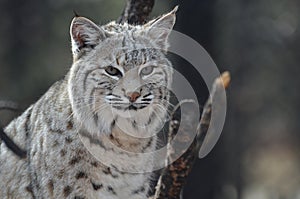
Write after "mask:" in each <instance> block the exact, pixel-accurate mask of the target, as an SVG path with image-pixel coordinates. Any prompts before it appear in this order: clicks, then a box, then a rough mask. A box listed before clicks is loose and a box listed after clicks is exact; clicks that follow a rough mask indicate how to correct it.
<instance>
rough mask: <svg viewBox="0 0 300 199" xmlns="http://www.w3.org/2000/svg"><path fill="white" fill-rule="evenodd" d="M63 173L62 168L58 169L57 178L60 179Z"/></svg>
mask: <svg viewBox="0 0 300 199" xmlns="http://www.w3.org/2000/svg"><path fill="white" fill-rule="evenodd" d="M64 174H65V170H64V169H62V170H60V171H59V172H58V174H57V177H58V178H59V179H61V178H62V177H63V176H64Z"/></svg>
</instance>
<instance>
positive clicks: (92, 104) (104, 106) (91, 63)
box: [0, 8, 177, 199]
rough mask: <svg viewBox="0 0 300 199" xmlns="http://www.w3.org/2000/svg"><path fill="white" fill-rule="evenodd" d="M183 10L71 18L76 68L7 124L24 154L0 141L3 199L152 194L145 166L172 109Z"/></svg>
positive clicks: (150, 163)
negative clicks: (144, 19)
mask: <svg viewBox="0 0 300 199" xmlns="http://www.w3.org/2000/svg"><path fill="white" fill-rule="evenodd" d="M176 10H177V8H175V9H174V10H173V11H171V12H170V13H168V14H165V15H163V16H161V17H158V18H156V19H154V20H152V21H150V22H148V23H146V24H145V25H136V26H134V25H129V24H127V23H124V24H117V23H115V22H111V23H109V24H106V25H103V26H97V25H96V24H94V23H93V22H92V21H90V20H89V19H87V18H84V17H75V18H74V19H73V21H72V23H71V27H70V35H71V41H72V53H73V64H72V66H71V69H70V71H69V72H68V73H67V75H66V76H65V78H64V79H62V80H60V81H58V82H56V83H55V84H54V85H53V86H52V87H51V88H50V89H49V90H48V91H47V92H46V93H45V94H44V95H43V96H42V97H41V98H40V99H39V100H38V101H37V102H36V103H35V104H33V105H31V106H30V107H29V108H28V109H27V110H26V111H25V112H24V113H23V114H22V115H21V116H19V117H18V118H16V119H14V120H13V121H12V122H11V123H10V124H9V125H8V126H7V127H6V128H5V129H4V132H5V134H6V135H8V136H9V137H10V139H12V140H13V141H14V142H15V143H16V144H17V145H18V146H19V147H20V148H22V149H24V150H26V152H27V155H26V158H20V157H18V156H17V155H16V154H15V153H13V152H12V151H11V150H10V149H9V148H8V147H7V145H5V143H4V142H2V143H1V140H0V179H1V180H0V198H2V199H6V198H18V199H19V198H74V199H81V198H85V199H89V198H103V199H117V198H131V199H143V198H147V197H148V196H147V194H148V191H149V186H150V182H151V172H139V171H140V169H144V170H143V171H150V170H151V169H152V168H153V164H154V161H155V160H154V158H153V157H151V156H146V157H144V156H143V153H147V152H151V151H153V150H155V148H156V146H157V142H158V138H157V136H156V135H154V134H155V132H157V131H159V129H160V127H161V126H162V123H163V121H164V119H165V118H166V115H167V110H166V107H168V105H169V88H170V86H171V82H172V65H171V63H170V61H169V60H168V59H167V58H166V55H165V53H166V50H167V48H168V42H167V39H168V36H169V34H170V32H171V30H172V28H173V26H174V23H175V18H176V16H175V12H176ZM93 149H95V150H96V152H95V150H93ZM124 151H125V152H130V154H129V153H125V152H124ZM99 154H100V155H99ZM99 159H101V161H100V160H99ZM129 171H134V172H129Z"/></svg>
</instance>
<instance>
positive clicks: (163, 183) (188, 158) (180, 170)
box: [152, 72, 230, 199]
mask: <svg viewBox="0 0 300 199" xmlns="http://www.w3.org/2000/svg"><path fill="white" fill-rule="evenodd" d="M229 82H230V75H229V73H228V72H225V73H223V74H222V75H221V77H219V78H217V79H216V80H215V82H214V84H213V89H212V91H213V92H212V93H211V95H210V97H209V99H208V100H207V102H206V104H205V106H204V109H203V113H202V117H201V120H200V123H199V125H198V128H197V131H198V132H197V136H196V138H195V139H194V140H193V142H192V144H191V145H190V147H189V148H188V149H187V150H186V151H185V152H184V153H183V155H181V156H180V158H179V159H177V160H175V161H174V162H173V163H172V164H170V165H168V166H167V167H166V168H165V169H164V170H163V172H162V174H161V176H160V178H159V181H158V183H157V186H156V192H155V196H154V197H152V199H166V198H168V199H179V198H180V197H181V192H182V190H183V187H184V185H185V183H186V180H187V177H188V175H189V174H190V172H191V170H192V167H193V165H194V163H195V160H196V159H197V157H198V154H199V151H200V148H201V146H202V145H203V141H204V139H205V137H206V134H207V131H208V127H209V125H210V120H211V113H212V102H214V103H219V104H222V103H221V102H218V101H216V100H222V97H220V96H219V95H220V93H222V92H221V91H222V90H223V88H224V87H225V88H227V87H228V85H229ZM217 111H218V110H217ZM176 117H177V116H176V115H175V114H174V115H173V119H172V121H171V123H170V128H169V129H170V132H169V135H170V136H171V139H172V138H173V135H174V134H175V132H177V131H178V128H179V122H178V119H177V118H176ZM188 121H190V119H188V118H187V119H185V121H184V122H182V123H183V124H187V125H186V126H184V128H183V130H182V132H178V133H177V135H181V137H180V138H179V140H180V141H181V142H183V143H184V142H185V143H186V142H189V141H190V140H187V139H189V138H191V137H190V136H188V134H189V132H191V131H192V130H193V129H194V124H193V122H190V123H188ZM174 150H176V149H172V148H171V149H169V151H168V155H167V156H168V157H167V158H168V162H170V161H173V158H172V154H173V153H174V152H173V151H174Z"/></svg>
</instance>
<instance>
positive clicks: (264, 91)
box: [0, 0, 300, 199]
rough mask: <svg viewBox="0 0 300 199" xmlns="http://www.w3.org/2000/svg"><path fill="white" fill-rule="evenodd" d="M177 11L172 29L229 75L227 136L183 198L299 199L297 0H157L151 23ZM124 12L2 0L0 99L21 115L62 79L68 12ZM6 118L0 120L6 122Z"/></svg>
mask: <svg viewBox="0 0 300 199" xmlns="http://www.w3.org/2000/svg"><path fill="white" fill-rule="evenodd" d="M178 4H179V5H180V9H179V12H178V15H177V16H178V17H177V19H178V20H177V23H176V26H175V29H176V30H178V31H180V32H182V33H185V34H187V35H188V36H190V37H192V38H193V39H195V40H196V41H198V42H199V43H200V44H201V45H202V46H203V47H204V48H205V49H206V50H207V51H208V52H209V54H210V55H211V57H212V58H213V59H214V61H215V63H216V64H217V66H218V68H219V70H220V71H224V70H229V71H230V72H231V75H232V83H231V86H230V88H229V90H228V93H227V97H228V107H227V109H228V111H227V118H226V124H225V127H224V130H223V133H222V135H221V137H220V140H219V141H218V143H217V145H216V147H215V148H214V150H213V151H212V152H211V153H210V154H209V155H208V156H207V157H205V158H203V159H201V160H198V161H197V163H196V165H195V167H194V168H193V173H192V174H191V175H190V176H189V180H188V184H187V186H186V188H185V190H184V198H185V199H187V198H188V199H300V132H299V130H300V121H299V120H300V91H299V84H300V78H299V77H298V76H299V75H300V66H298V63H300V16H299V15H300V1H298V0H284V1H282V0H251V1H243V0H184V1H179V0H172V1H170V0H159V1H158V0H157V2H156V3H155V7H154V9H153V12H152V17H153V16H157V15H160V14H162V13H165V12H167V11H169V10H171V9H172V8H173V7H174V6H175V5H178ZM124 5H125V1H124V0H84V1H83V0H44V1H39V0H27V1H21V0H19V1H16V0H0V100H12V101H15V102H17V103H19V104H20V105H21V107H22V108H24V109H25V108H26V107H27V106H29V105H30V104H31V103H33V102H34V101H36V100H37V99H38V98H39V97H40V96H41V95H42V94H43V93H44V92H45V91H46V90H47V89H48V88H49V87H50V85H51V84H53V83H54V82H55V81H56V80H59V79H61V78H62V77H63V76H64V75H65V74H66V72H67V71H68V69H69V68H70V66H71V62H72V57H71V51H70V39H69V25H70V22H71V20H72V17H73V10H76V12H78V13H79V14H80V15H83V16H87V17H89V18H90V19H92V20H94V21H95V22H98V23H100V24H104V23H106V22H109V21H110V20H112V19H117V18H118V17H119V15H120V14H121V12H122V10H123V7H124ZM203 88H205V85H204V86H203V85H199V89H200V90H201V89H203ZM206 97H207V90H206V89H203V96H202V97H201V99H206ZM201 101H202V102H203V101H204V100H201ZM12 117H13V115H12V114H9V113H8V112H4V111H2V112H1V113H0V119H1V122H2V124H7V122H9V120H11V119H12Z"/></svg>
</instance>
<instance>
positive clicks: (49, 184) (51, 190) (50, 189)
mask: <svg viewBox="0 0 300 199" xmlns="http://www.w3.org/2000/svg"><path fill="white" fill-rule="evenodd" d="M47 187H48V190H49V192H50V195H51V196H53V190H54V185H53V180H49V182H48V184H47Z"/></svg>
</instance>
